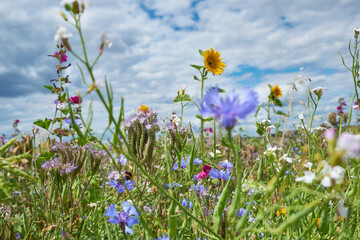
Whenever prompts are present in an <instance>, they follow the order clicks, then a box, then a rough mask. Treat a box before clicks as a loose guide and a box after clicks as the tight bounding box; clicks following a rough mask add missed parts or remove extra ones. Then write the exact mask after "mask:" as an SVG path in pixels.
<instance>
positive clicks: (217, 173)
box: [209, 168, 231, 181]
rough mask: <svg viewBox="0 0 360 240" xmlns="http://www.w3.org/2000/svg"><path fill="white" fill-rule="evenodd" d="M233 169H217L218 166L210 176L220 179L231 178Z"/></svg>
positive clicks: (212, 170)
mask: <svg viewBox="0 0 360 240" xmlns="http://www.w3.org/2000/svg"><path fill="white" fill-rule="evenodd" d="M230 174H231V171H224V170H220V171H219V170H217V169H216V168H212V169H211V170H210V172H209V176H210V177H211V178H218V179H224V180H226V181H227V180H229V178H230Z"/></svg>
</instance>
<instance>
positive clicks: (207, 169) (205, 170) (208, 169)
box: [203, 165, 211, 174]
mask: <svg viewBox="0 0 360 240" xmlns="http://www.w3.org/2000/svg"><path fill="white" fill-rule="evenodd" d="M210 170H211V167H210V166H209V165H204V166H203V171H204V172H205V173H207V174H209V172H210Z"/></svg>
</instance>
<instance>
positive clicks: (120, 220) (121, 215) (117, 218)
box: [105, 201, 139, 234]
mask: <svg viewBox="0 0 360 240" xmlns="http://www.w3.org/2000/svg"><path fill="white" fill-rule="evenodd" d="M121 206H122V208H123V211H122V212H117V211H116V209H115V204H110V206H109V209H107V210H106V213H105V216H106V217H109V219H108V222H109V223H112V224H119V226H120V227H121V228H123V229H124V230H125V234H127V233H130V234H134V230H132V229H131V227H132V226H134V225H135V224H137V223H139V220H138V216H139V213H138V212H137V211H136V208H135V207H134V206H133V205H132V204H131V203H130V202H128V201H125V202H123V203H121Z"/></svg>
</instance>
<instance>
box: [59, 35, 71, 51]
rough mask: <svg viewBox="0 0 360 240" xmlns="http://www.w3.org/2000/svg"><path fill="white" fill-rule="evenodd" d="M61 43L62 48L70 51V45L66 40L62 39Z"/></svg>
mask: <svg viewBox="0 0 360 240" xmlns="http://www.w3.org/2000/svg"><path fill="white" fill-rule="evenodd" d="M61 41H62V43H63V44H64V46H65V47H66V49H67V50H69V51H71V46H70V43H69V41H68V39H67V38H62V39H61Z"/></svg>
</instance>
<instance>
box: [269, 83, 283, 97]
mask: <svg viewBox="0 0 360 240" xmlns="http://www.w3.org/2000/svg"><path fill="white" fill-rule="evenodd" d="M271 93H272V94H273V95H274V97H275V98H279V97H281V96H282V92H281V88H280V87H279V85H275V87H273V88H271Z"/></svg>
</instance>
